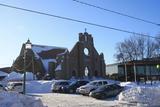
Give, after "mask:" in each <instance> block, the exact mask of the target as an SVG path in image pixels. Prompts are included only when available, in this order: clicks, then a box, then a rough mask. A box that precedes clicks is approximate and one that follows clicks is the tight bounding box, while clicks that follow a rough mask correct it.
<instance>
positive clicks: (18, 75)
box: [4, 71, 33, 81]
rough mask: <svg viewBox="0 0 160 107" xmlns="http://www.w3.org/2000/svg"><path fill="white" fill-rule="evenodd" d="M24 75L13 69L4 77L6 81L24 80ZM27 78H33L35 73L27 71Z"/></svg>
mask: <svg viewBox="0 0 160 107" xmlns="http://www.w3.org/2000/svg"><path fill="white" fill-rule="evenodd" d="M23 75H24V74H21V73H17V72H14V71H13V72H11V73H9V74H8V75H7V76H6V77H5V78H4V81H13V80H23ZM26 80H33V73H31V72H26Z"/></svg>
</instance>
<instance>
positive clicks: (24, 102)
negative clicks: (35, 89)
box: [0, 91, 44, 107]
mask: <svg viewBox="0 0 160 107" xmlns="http://www.w3.org/2000/svg"><path fill="white" fill-rule="evenodd" d="M0 107H44V106H43V103H42V101H41V100H40V99H39V98H36V97H32V96H27V95H22V94H19V93H16V92H6V91H1V92H0Z"/></svg>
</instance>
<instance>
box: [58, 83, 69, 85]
mask: <svg viewBox="0 0 160 107" xmlns="http://www.w3.org/2000/svg"><path fill="white" fill-rule="evenodd" d="M59 85H69V83H68V82H60V83H59Z"/></svg>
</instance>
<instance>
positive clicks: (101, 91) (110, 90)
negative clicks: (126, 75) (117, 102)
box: [89, 84, 123, 99]
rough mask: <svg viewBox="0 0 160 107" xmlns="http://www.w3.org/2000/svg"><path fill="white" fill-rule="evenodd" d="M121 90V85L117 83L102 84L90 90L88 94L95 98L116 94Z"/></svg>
mask: <svg viewBox="0 0 160 107" xmlns="http://www.w3.org/2000/svg"><path fill="white" fill-rule="evenodd" d="M122 90H123V87H121V86H119V85H117V84H111V85H104V86H101V87H99V88H97V89H96V90H94V91H92V92H90V94H89V96H91V97H94V98H97V99H105V98H109V97H114V96H117V95H118V94H119V93H120V92H121V91H122Z"/></svg>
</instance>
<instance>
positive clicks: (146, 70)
mask: <svg viewBox="0 0 160 107" xmlns="http://www.w3.org/2000/svg"><path fill="white" fill-rule="evenodd" d="M106 74H107V75H108V76H109V77H110V78H113V79H117V80H120V81H147V80H159V79H160V58H150V59H143V60H137V61H129V62H125V63H116V64H111V65H107V66H106Z"/></svg>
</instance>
